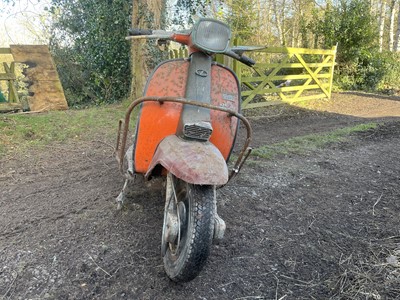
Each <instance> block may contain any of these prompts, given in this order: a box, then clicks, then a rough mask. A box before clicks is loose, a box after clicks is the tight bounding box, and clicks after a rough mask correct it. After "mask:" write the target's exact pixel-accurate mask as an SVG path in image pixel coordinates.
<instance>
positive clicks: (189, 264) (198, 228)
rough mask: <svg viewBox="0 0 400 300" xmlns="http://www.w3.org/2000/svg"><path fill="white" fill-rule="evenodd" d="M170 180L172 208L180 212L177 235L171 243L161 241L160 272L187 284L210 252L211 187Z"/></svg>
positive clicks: (211, 228)
mask: <svg viewBox="0 0 400 300" xmlns="http://www.w3.org/2000/svg"><path fill="white" fill-rule="evenodd" d="M170 176H171V175H170ZM171 178H172V180H171V181H169V182H170V184H173V185H174V191H175V194H176V201H177V205H176V207H179V209H177V210H180V212H181V213H180V219H181V220H180V236H179V238H177V240H176V242H174V243H170V242H165V249H164V253H165V254H164V257H163V259H164V269H165V272H166V273H167V275H168V277H169V278H170V279H171V280H173V281H176V282H187V281H190V280H192V279H194V278H195V277H196V276H197V275H198V274H199V273H200V271H201V270H202V268H203V267H204V265H205V263H206V261H207V258H208V255H209V253H210V247H211V244H212V240H213V234H214V218H215V211H216V203H215V199H214V187H213V186H200V185H192V184H188V183H186V182H184V181H182V180H180V179H177V178H176V177H175V176H171ZM167 184H168V183H167ZM173 197H175V196H173ZM172 200H174V201H175V198H173V199H172ZM163 231H164V230H163ZM163 234H164V232H163ZM163 242H164V241H163Z"/></svg>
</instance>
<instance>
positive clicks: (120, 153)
mask: <svg viewBox="0 0 400 300" xmlns="http://www.w3.org/2000/svg"><path fill="white" fill-rule="evenodd" d="M151 101H153V102H158V103H159V104H160V105H162V104H163V103H164V102H175V103H181V104H188V105H194V106H198V107H202V108H207V109H211V110H217V111H222V112H225V113H227V114H228V115H229V116H234V117H236V118H238V119H239V120H240V121H242V122H243V124H244V125H245V127H246V131H247V138H246V140H245V142H244V144H243V148H242V150H241V151H240V153H239V157H238V158H237V160H236V162H235V164H234V167H233V169H232V171H231V173H230V174H229V179H228V182H229V181H230V180H231V179H232V178H233V177H235V176H236V175H237V174H238V173H239V171H240V170H241V168H242V166H243V164H244V162H245V161H246V159H247V158H248V156H249V155H250V152H251V148H250V147H249V145H250V143H251V140H252V136H253V131H252V129H251V125H250V122H249V121H248V120H247V119H246V118H245V117H244V116H243V115H241V114H239V113H237V112H235V111H233V110H230V109H227V108H223V107H219V106H214V105H211V104H207V103H201V102H197V101H194V100H188V99H185V98H177V97H141V98H138V99H136V100H134V101H133V102H132V103H131V105H129V107H128V110H127V112H126V114H125V120H124V121H123V120H119V124H118V136H117V146H116V148H115V152H116V159H117V161H118V164H119V170H120V171H121V173H123V164H124V157H125V147H126V141H127V136H128V131H129V123H130V117H131V113H132V111H133V109H134V108H135V107H136V106H138V105H139V104H141V103H144V102H151ZM121 130H122V139H121Z"/></svg>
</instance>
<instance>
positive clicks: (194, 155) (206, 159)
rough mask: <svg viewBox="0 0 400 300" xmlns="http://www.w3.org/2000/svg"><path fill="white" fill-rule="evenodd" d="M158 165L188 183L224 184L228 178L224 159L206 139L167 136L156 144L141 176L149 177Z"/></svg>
mask: <svg viewBox="0 0 400 300" xmlns="http://www.w3.org/2000/svg"><path fill="white" fill-rule="evenodd" d="M159 165H161V166H163V167H164V168H165V169H167V170H168V171H169V172H171V173H172V174H173V175H175V176H176V177H178V178H180V179H182V180H184V181H186V182H188V183H191V184H201V185H224V184H226V183H227V182H228V167H227V166H226V162H225V159H224V157H223V156H222V154H221V152H220V151H219V150H218V148H217V147H215V146H214V145H213V144H212V143H210V142H199V141H192V140H183V139H181V138H179V137H177V136H176V135H170V136H167V137H166V138H164V139H163V140H162V141H161V143H160V144H159V145H158V147H157V150H156V152H155V154H154V156H153V159H152V161H151V163H150V167H149V169H148V171H147V173H146V175H145V176H146V177H147V178H149V177H151V175H152V173H153V171H154V170H155V168H156V167H157V166H159Z"/></svg>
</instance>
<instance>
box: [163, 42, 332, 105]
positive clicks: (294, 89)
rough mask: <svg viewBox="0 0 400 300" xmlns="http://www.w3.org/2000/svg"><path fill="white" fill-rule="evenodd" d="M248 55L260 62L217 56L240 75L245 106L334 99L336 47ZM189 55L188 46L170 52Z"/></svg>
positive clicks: (267, 50)
mask: <svg viewBox="0 0 400 300" xmlns="http://www.w3.org/2000/svg"><path fill="white" fill-rule="evenodd" d="M235 44H236V45H237V44H238V41H237V40H235ZM247 54H249V55H250V56H252V57H253V58H254V59H255V60H256V61H257V63H256V64H255V65H254V66H253V67H252V68H250V67H248V66H246V65H244V64H242V63H240V62H238V61H236V60H233V61H232V59H229V58H227V57H224V56H223V55H216V61H217V62H220V63H224V64H225V65H229V66H230V67H231V68H232V69H233V70H234V72H235V73H236V75H237V76H238V78H239V81H240V82H241V84H242V100H243V102H242V108H243V109H246V108H256V107H263V106H269V105H276V104H282V103H293V102H296V101H305V100H311V99H322V98H328V99H330V98H331V93H332V84H333V70H334V66H335V58H336V46H335V47H333V48H332V49H330V50H322V49H305V48H291V47H267V48H265V49H263V50H260V51H254V52H251V53H250V52H248V53H246V55H247ZM187 55H188V54H187V50H186V49H184V50H182V49H179V50H170V52H169V56H170V58H179V57H185V56H187Z"/></svg>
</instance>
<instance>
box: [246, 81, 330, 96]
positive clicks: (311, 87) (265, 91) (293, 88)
mask: <svg viewBox="0 0 400 300" xmlns="http://www.w3.org/2000/svg"><path fill="white" fill-rule="evenodd" d="M323 85H324V87H326V88H327V87H328V86H329V83H324V84H323ZM319 88H320V87H319V85H317V84H314V85H307V86H301V85H299V86H288V87H282V88H268V89H263V90H261V91H260V92H259V94H268V93H280V92H296V91H298V90H317V89H319ZM252 93H254V91H242V93H241V94H242V96H248V95H251V94H252Z"/></svg>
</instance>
